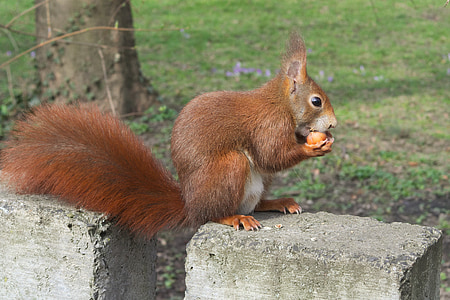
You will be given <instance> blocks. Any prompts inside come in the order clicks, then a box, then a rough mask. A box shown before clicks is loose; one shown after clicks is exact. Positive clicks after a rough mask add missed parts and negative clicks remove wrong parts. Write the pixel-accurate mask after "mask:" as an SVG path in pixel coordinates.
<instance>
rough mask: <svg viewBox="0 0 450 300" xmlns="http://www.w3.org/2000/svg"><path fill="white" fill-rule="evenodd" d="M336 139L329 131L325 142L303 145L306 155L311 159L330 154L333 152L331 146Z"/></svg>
mask: <svg viewBox="0 0 450 300" xmlns="http://www.w3.org/2000/svg"><path fill="white" fill-rule="evenodd" d="M333 142H334V138H333V136H332V135H331V134H330V133H329V132H328V131H327V132H326V138H325V139H324V140H321V141H318V142H317V143H315V144H312V145H311V144H308V143H305V144H303V146H304V149H305V152H306V153H305V154H306V155H307V156H310V157H316V156H323V155H325V154H327V153H329V152H331V146H332V145H333Z"/></svg>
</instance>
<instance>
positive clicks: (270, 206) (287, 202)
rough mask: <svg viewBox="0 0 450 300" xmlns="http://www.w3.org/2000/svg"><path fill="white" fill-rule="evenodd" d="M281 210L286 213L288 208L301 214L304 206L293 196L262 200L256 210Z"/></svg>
mask: <svg viewBox="0 0 450 300" xmlns="http://www.w3.org/2000/svg"><path fill="white" fill-rule="evenodd" d="M274 210H275V211H280V212H282V213H286V210H287V211H289V213H291V214H294V213H296V214H300V213H301V212H302V208H301V207H300V205H298V203H297V202H295V200H294V199H292V198H281V199H276V200H261V201H260V202H259V203H258V205H257V206H256V208H255V211H274Z"/></svg>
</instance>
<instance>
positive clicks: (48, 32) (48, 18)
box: [45, 2, 52, 39]
mask: <svg viewBox="0 0 450 300" xmlns="http://www.w3.org/2000/svg"><path fill="white" fill-rule="evenodd" d="M45 12H46V13H47V38H48V39H49V38H51V37H52V23H51V21H50V4H49V3H48V2H47V3H46V4H45Z"/></svg>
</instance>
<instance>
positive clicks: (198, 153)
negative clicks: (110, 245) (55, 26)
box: [1, 33, 337, 236]
mask: <svg viewBox="0 0 450 300" xmlns="http://www.w3.org/2000/svg"><path fill="white" fill-rule="evenodd" d="M336 122H337V121H336V117H335V115H334V111H333V108H332V106H331V103H330V100H329V99H328V97H327V95H326V94H325V93H324V92H323V91H322V89H321V88H320V87H319V86H318V85H317V84H316V83H315V82H314V81H313V80H312V79H311V78H310V77H309V76H308V75H307V72H306V48H305V44H304V42H303V40H302V38H301V37H300V36H299V35H298V34H295V33H294V34H291V37H290V39H289V41H288V44H287V51H286V54H285V55H284V57H283V59H282V65H281V69H280V71H279V73H278V74H277V75H276V77H275V78H273V79H272V80H270V81H269V82H267V83H266V84H264V85H263V86H262V87H260V88H257V89H255V90H252V91H248V92H230V91H220V92H212V93H206V94H203V95H200V96H198V97H196V98H194V99H193V100H191V101H190V102H189V103H188V104H187V105H186V106H185V107H184V108H183V109H182V111H181V112H180V114H179V116H178V118H177V119H176V121H175V125H174V128H173V132H172V139H171V150H172V160H173V163H174V166H175V168H176V171H177V173H178V177H179V181H178V182H177V181H176V180H175V179H174V178H173V176H172V175H171V174H170V173H169V171H167V170H166V169H165V168H164V167H163V166H162V165H161V164H160V162H159V161H157V160H156V159H155V158H154V157H153V156H152V153H151V151H150V150H149V149H148V148H147V147H146V146H144V144H143V143H142V142H141V140H140V139H139V138H138V137H136V136H135V135H134V134H133V133H132V132H131V130H130V129H129V128H128V127H127V126H126V125H124V124H123V123H122V122H121V121H120V120H119V119H118V118H116V117H113V116H111V115H109V114H104V113H101V112H100V111H99V110H98V109H97V108H95V107H92V106H83V105H42V106H40V107H38V108H37V109H35V110H34V111H33V112H32V113H29V114H28V115H27V117H26V118H25V119H24V120H22V121H19V122H17V124H16V127H15V130H14V132H13V133H12V138H11V139H10V140H9V141H8V142H7V143H6V148H5V149H4V150H3V151H2V153H1V165H2V168H3V171H2V174H1V177H2V179H3V181H5V182H7V183H8V184H9V186H11V187H13V188H14V189H15V190H16V191H17V192H19V193H27V194H51V195H55V196H58V197H60V198H62V199H65V200H67V201H69V202H70V203H73V204H76V205H79V206H82V207H84V208H86V209H89V210H94V211H98V212H103V213H105V214H107V215H109V216H112V217H114V218H115V219H116V220H117V222H118V224H120V225H123V226H126V227H128V228H130V229H131V230H132V231H134V232H139V233H144V234H147V235H149V236H153V235H154V234H155V233H156V232H158V231H160V230H161V229H171V228H177V227H183V226H198V225H201V224H204V223H206V222H208V221H214V222H218V223H221V224H226V225H231V226H233V227H234V228H236V229H239V227H240V226H241V225H242V226H243V227H244V229H245V230H256V229H258V228H260V227H261V224H260V223H259V222H258V221H257V220H256V219H255V218H254V217H252V216H250V215H249V214H251V213H252V212H253V211H269V210H270V211H281V212H286V211H289V212H290V213H300V212H301V208H300V206H299V205H298V204H297V203H296V202H295V201H294V199H292V198H283V199H277V200H266V199H265V195H266V192H267V190H268V188H269V186H270V183H271V180H272V177H273V175H274V174H275V173H277V172H279V171H282V170H285V169H287V168H290V167H292V166H294V165H296V164H298V163H299V162H301V161H302V160H305V159H307V158H310V157H316V156H322V155H325V154H326V153H328V152H330V151H331V146H332V144H333V141H334V138H333V137H332V136H331V134H330V133H329V131H328V130H329V129H330V128H333V127H335V126H336ZM314 131H318V132H324V133H326V138H325V139H324V140H323V141H321V142H319V143H316V144H314V145H310V144H308V143H306V136H307V135H308V134H309V133H310V132H314Z"/></svg>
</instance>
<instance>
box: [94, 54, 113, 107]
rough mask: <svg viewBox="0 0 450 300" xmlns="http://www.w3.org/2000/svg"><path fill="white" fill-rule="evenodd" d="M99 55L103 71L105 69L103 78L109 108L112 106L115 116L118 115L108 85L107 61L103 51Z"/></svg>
mask: <svg viewBox="0 0 450 300" xmlns="http://www.w3.org/2000/svg"><path fill="white" fill-rule="evenodd" d="M98 55H100V61H101V63H102V69H103V77H104V78H105V89H106V95H107V96H108V101H109V106H111V112H112V114H113V116H115V115H116V109H115V108H114V103H113V101H112V97H111V91H110V89H109V84H108V75H107V74H106V66H105V59H104V58H103V52H102V49H100V48H99V49H98Z"/></svg>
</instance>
